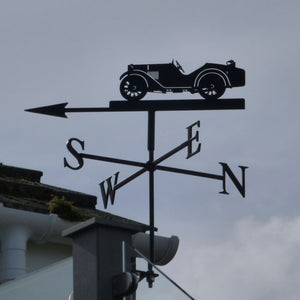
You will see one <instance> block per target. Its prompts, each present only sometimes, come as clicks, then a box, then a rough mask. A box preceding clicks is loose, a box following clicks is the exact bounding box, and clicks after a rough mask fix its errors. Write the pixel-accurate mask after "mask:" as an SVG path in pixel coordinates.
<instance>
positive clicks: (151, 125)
mask: <svg viewBox="0 0 300 300" xmlns="http://www.w3.org/2000/svg"><path fill="white" fill-rule="evenodd" d="M154 148H155V110H149V111H148V151H149V161H148V165H149V225H150V243H149V244H150V249H149V250H150V251H149V252H150V261H151V262H154V230H155V228H154V166H153V161H154ZM148 272H149V276H148V278H147V281H148V285H149V287H150V288H151V287H152V286H153V282H154V276H151V273H152V272H153V268H152V265H151V264H148Z"/></svg>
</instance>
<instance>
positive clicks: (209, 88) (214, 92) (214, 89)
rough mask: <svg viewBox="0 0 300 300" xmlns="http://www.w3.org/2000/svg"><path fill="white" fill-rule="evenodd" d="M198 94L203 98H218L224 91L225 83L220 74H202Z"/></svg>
mask: <svg viewBox="0 0 300 300" xmlns="http://www.w3.org/2000/svg"><path fill="white" fill-rule="evenodd" d="M198 88H199V94H200V95H201V96H202V97H203V98H205V99H218V98H219V97H221V96H222V95H223V94H224V92H225V83H224V80H223V78H222V77H221V76H219V75H215V74H207V75H204V76H203V77H202V78H201V79H200V81H199V86H198Z"/></svg>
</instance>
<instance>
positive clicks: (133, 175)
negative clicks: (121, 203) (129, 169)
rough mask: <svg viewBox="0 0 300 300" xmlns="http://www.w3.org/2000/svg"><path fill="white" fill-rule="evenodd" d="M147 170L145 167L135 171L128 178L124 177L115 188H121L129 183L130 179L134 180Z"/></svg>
mask: <svg viewBox="0 0 300 300" xmlns="http://www.w3.org/2000/svg"><path fill="white" fill-rule="evenodd" d="M146 171H148V169H147V168H143V169H141V170H139V171H137V172H135V173H134V174H132V175H131V176H129V177H127V178H126V179H124V180H123V181H121V182H119V183H118V184H116V185H115V189H116V190H117V189H119V188H121V187H122V186H124V185H125V184H127V183H129V182H130V181H132V180H133V179H135V178H137V177H139V176H140V175H142V174H144V173H145V172H146Z"/></svg>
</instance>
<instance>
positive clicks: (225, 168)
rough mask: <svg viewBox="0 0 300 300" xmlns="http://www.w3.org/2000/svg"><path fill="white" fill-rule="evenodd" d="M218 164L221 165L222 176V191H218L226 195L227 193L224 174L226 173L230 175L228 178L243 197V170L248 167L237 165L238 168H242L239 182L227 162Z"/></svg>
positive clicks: (244, 190) (244, 189)
mask: <svg viewBox="0 0 300 300" xmlns="http://www.w3.org/2000/svg"><path fill="white" fill-rule="evenodd" d="M220 164H221V165H222V167H223V175H222V177H223V178H222V180H223V191H222V192H220V194H227V195H228V194H229V193H228V192H227V191H226V174H227V175H228V176H229V177H230V179H231V180H232V182H233V184H234V185H235V187H236V188H237V189H238V191H239V192H240V194H241V195H242V196H243V197H244V198H245V194H246V185H245V170H246V169H247V168H248V167H243V166H239V168H240V169H241V170H242V183H240V182H239V181H238V179H237V178H236V176H235V175H234V174H233V172H232V171H231V169H230V168H229V166H228V165H227V164H225V163H221V162H220Z"/></svg>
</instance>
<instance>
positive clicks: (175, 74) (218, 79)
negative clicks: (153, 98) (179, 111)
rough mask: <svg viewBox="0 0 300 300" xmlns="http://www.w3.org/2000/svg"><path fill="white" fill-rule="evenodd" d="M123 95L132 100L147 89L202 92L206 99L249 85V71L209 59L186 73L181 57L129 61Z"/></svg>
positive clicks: (231, 61)
mask: <svg viewBox="0 0 300 300" xmlns="http://www.w3.org/2000/svg"><path fill="white" fill-rule="evenodd" d="M120 80H121V84H120V92H121V95H122V96H123V97H124V98H125V99H127V100H129V101H138V100H140V99H142V98H143V97H144V96H145V95H146V94H147V92H161V93H166V92H173V93H181V92H190V93H192V94H194V93H199V94H200V95H201V96H202V97H203V98H205V99H217V98H219V97H221V96H222V95H223V94H224V92H225V89H226V88H232V87H238V86H244V85H245V71H244V70H243V69H239V68H236V67H235V62H234V61H233V60H229V61H227V63H226V65H221V64H213V63H207V64H205V65H204V66H202V67H201V68H199V69H197V70H195V71H194V72H192V73H190V74H184V70H183V68H182V66H181V65H180V64H179V62H178V61H177V60H175V61H174V60H173V61H172V62H171V63H167V64H143V65H133V64H131V65H128V71H127V72H125V73H123V74H122V75H121V77H120Z"/></svg>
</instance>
